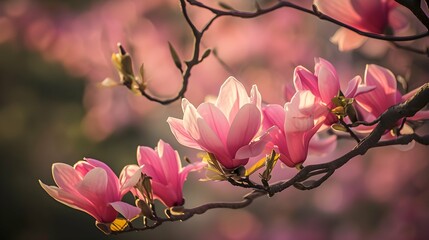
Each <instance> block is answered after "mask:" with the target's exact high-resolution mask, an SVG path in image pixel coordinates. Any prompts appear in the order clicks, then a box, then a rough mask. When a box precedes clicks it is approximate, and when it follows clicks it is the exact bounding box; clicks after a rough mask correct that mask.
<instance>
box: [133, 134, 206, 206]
mask: <svg viewBox="0 0 429 240" xmlns="http://www.w3.org/2000/svg"><path fill="white" fill-rule="evenodd" d="M137 162H138V164H139V165H140V166H144V167H142V168H141V169H142V172H143V173H145V174H146V175H148V176H150V177H151V179H152V180H151V183H152V191H153V195H154V197H155V198H156V199H158V200H160V201H161V202H162V203H163V204H164V205H165V206H167V207H173V206H181V205H183V204H184V199H183V191H182V190H183V183H184V182H185V180H186V177H187V176H188V174H189V172H191V171H196V170H199V169H201V168H203V167H204V166H205V165H206V164H205V163H202V162H200V163H196V164H190V165H188V166H186V167H182V164H181V162H180V157H179V154H178V153H177V151H175V150H174V149H173V148H172V147H171V146H170V144H168V143H166V142H164V141H162V140H159V142H158V146H157V147H156V148H155V149H152V148H149V147H143V146H140V147H138V148H137ZM134 169H139V168H138V167H137V166H136V167H134Z"/></svg>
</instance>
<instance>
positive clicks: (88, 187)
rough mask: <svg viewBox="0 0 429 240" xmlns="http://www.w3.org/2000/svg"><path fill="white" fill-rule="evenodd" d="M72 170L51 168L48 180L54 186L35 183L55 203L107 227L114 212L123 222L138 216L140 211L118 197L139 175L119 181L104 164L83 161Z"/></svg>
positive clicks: (59, 164) (130, 186)
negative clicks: (50, 175)
mask: <svg viewBox="0 0 429 240" xmlns="http://www.w3.org/2000/svg"><path fill="white" fill-rule="evenodd" d="M84 160H85V161H79V162H77V163H76V164H75V165H74V166H73V167H72V166H70V165H67V164H65V163H55V164H53V165H52V176H53V178H54V181H55V183H56V184H57V185H58V187H57V186H48V185H46V184H44V183H42V182H41V181H40V180H39V183H40V185H41V186H42V188H43V189H45V191H46V192H47V193H48V194H49V195H50V196H51V197H53V198H54V199H55V200H57V201H59V202H61V203H63V204H65V205H67V206H69V207H71V208H74V209H77V210H80V211H83V212H86V213H88V214H89V215H91V216H92V217H94V218H95V219H96V220H97V221H98V222H101V223H111V222H113V220H115V219H116V216H117V215H118V212H119V213H120V214H122V215H123V216H124V217H125V218H127V219H132V218H134V217H135V216H137V215H138V214H140V208H137V207H135V206H132V205H130V204H128V203H125V202H122V201H121V199H122V197H123V196H124V195H125V194H126V193H127V192H128V191H129V190H130V189H131V188H132V187H133V186H134V185H135V184H136V183H137V182H138V180H139V177H140V175H128V176H126V174H125V170H126V168H124V170H123V171H122V172H121V176H120V179H121V181H120V180H119V179H118V177H117V176H116V175H115V173H114V172H113V171H112V169H110V167H109V166H107V165H106V164H105V163H103V162H100V161H98V160H95V159H90V158H85V159H84Z"/></svg>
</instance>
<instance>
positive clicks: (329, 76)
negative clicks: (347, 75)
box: [293, 58, 374, 125]
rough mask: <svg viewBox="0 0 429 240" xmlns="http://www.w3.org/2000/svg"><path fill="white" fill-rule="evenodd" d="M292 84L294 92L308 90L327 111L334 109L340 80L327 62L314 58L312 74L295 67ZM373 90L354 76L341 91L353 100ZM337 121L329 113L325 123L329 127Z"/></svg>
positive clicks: (339, 89) (304, 69)
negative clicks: (334, 99)
mask: <svg viewBox="0 0 429 240" xmlns="http://www.w3.org/2000/svg"><path fill="white" fill-rule="evenodd" d="M293 82H294V86H295V90H296V91H303V90H309V91H311V93H312V94H313V95H314V96H316V97H317V98H319V99H320V101H321V103H322V104H324V105H326V106H327V107H328V108H329V109H332V108H334V107H335V106H334V103H333V101H332V99H333V98H334V97H337V96H339V94H340V91H341V88H340V80H339V77H338V75H337V71H336V69H335V67H334V66H333V65H332V64H331V63H330V62H329V61H327V60H325V59H323V58H316V59H315V65H314V73H312V72H311V71H309V70H308V69H306V68H305V67H303V66H298V67H296V68H295V71H294V78H293ZM373 89H374V87H373V86H366V85H363V84H362V78H361V77H360V76H356V77H354V78H353V79H352V80H350V81H349V82H348V84H347V89H345V90H344V91H343V94H344V96H345V97H346V98H354V97H356V96H359V95H360V94H362V93H365V92H368V91H371V90H373ZM337 121H338V118H337V117H336V116H335V115H334V114H332V113H330V114H328V116H327V119H326V122H325V123H326V124H328V125H330V124H332V123H334V122H337Z"/></svg>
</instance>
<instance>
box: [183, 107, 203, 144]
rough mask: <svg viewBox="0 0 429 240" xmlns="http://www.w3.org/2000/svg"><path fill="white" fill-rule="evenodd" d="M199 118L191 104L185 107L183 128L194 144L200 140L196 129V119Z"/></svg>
mask: <svg viewBox="0 0 429 240" xmlns="http://www.w3.org/2000/svg"><path fill="white" fill-rule="evenodd" d="M199 118H201V117H200V114H199V113H198V111H197V109H196V108H195V107H194V105H192V104H190V103H189V104H188V105H187V106H186V109H185V111H184V112H183V127H184V128H185V130H186V132H188V134H189V136H191V138H193V139H194V140H195V141H196V142H197V141H198V140H199V139H200V138H201V135H200V131H199V129H198V124H197V119H199Z"/></svg>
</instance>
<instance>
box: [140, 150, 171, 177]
mask: <svg viewBox="0 0 429 240" xmlns="http://www.w3.org/2000/svg"><path fill="white" fill-rule="evenodd" d="M137 162H138V164H139V165H140V166H142V165H144V169H143V170H142V171H143V173H145V174H147V175H149V176H150V177H152V179H153V180H155V181H160V182H162V183H164V184H167V182H168V181H167V178H166V177H165V174H164V172H163V167H162V163H161V159H160V158H159V156H158V153H157V152H156V151H155V150H153V149H152V148H150V147H146V146H139V147H138V148H137Z"/></svg>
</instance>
